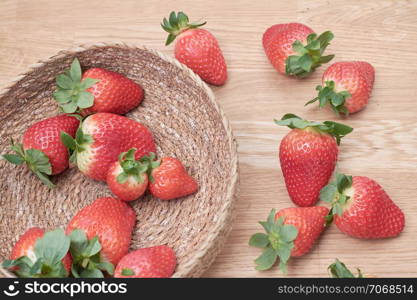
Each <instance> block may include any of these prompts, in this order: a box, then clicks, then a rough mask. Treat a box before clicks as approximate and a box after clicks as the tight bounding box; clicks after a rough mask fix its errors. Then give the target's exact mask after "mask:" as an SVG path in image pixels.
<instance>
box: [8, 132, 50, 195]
mask: <svg viewBox="0 0 417 300" xmlns="http://www.w3.org/2000/svg"><path fill="white" fill-rule="evenodd" d="M10 144H11V148H12V150H13V151H14V152H15V154H4V155H2V156H1V158H2V159H5V160H7V161H8V162H10V163H12V164H14V165H21V164H23V163H26V165H27V166H28V167H29V169H30V170H31V171H32V172H33V173H35V175H36V176H38V178H39V179H40V180H41V181H42V183H44V184H45V185H47V186H48V187H50V188H53V187H55V185H54V184H53V183H52V182H51V180H50V179H49V176H48V175H51V174H52V165H51V163H50V161H49V158H48V156H46V154H45V153H43V152H42V151H40V150H38V149H27V150H24V149H23V145H22V144H15V143H14V141H13V139H10Z"/></svg>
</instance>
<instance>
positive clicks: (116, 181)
mask: <svg viewBox="0 0 417 300" xmlns="http://www.w3.org/2000/svg"><path fill="white" fill-rule="evenodd" d="M135 152H136V148H132V149H130V150H129V151H127V152H122V153H121V154H120V155H119V160H118V161H115V162H114V163H113V164H111V165H110V168H109V170H108V172H107V180H106V181H107V185H108V186H109V188H110V190H111V191H112V193H113V194H114V195H115V196H116V197H118V198H119V199H120V200H123V201H133V200H135V199H138V198H139V197H140V196H142V195H143V194H144V193H145V191H146V188H147V187H148V182H149V180H148V174H147V173H146V172H147V171H148V163H142V162H140V161H137V160H135Z"/></svg>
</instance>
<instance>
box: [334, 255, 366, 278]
mask: <svg viewBox="0 0 417 300" xmlns="http://www.w3.org/2000/svg"><path fill="white" fill-rule="evenodd" d="M327 269H328V270H329V272H330V275H331V277H333V278H363V275H362V272H361V270H360V269H357V270H358V276H357V277H356V276H355V275H354V274H353V273H352V272H351V271H350V270H349V269H348V268H347V267H346V265H345V264H344V263H342V262H341V261H340V260H338V259H337V258H336V260H335V262H334V263H332V264H331V265H329V267H328V268H327Z"/></svg>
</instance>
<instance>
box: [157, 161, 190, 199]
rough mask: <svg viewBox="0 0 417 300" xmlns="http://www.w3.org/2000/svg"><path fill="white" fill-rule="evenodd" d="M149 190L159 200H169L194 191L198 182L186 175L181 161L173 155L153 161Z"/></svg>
mask: <svg viewBox="0 0 417 300" xmlns="http://www.w3.org/2000/svg"><path fill="white" fill-rule="evenodd" d="M151 168H152V171H151V180H150V183H149V190H150V192H151V194H152V195H153V196H155V197H157V198H159V199H161V200H171V199H175V198H180V197H184V196H187V195H190V194H192V193H195V192H196V191H197V190H198V183H197V182H196V181H195V180H194V178H192V177H191V176H190V175H188V173H187V171H186V170H185V168H184V166H183V165H182V163H181V162H180V161H179V160H178V159H176V158H173V157H164V158H162V160H161V162H160V164H159V162H153V166H152V167H151Z"/></svg>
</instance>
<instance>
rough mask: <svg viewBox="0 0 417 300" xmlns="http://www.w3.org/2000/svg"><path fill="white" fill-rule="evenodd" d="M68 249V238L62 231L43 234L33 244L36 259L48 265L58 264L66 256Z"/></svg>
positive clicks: (57, 230)
mask: <svg viewBox="0 0 417 300" xmlns="http://www.w3.org/2000/svg"><path fill="white" fill-rule="evenodd" d="M69 248H70V238H69V237H68V236H66V235H65V233H64V231H63V230H62V229H56V230H54V231H50V232H47V233H45V235H44V236H43V237H42V238H40V239H38V240H37V241H36V243H35V247H34V252H35V255H36V257H38V258H42V259H43V260H44V261H45V262H46V263H47V264H48V265H54V264H56V263H58V262H60V261H61V260H62V259H63V258H64V257H65V255H67V253H68V250H69Z"/></svg>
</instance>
